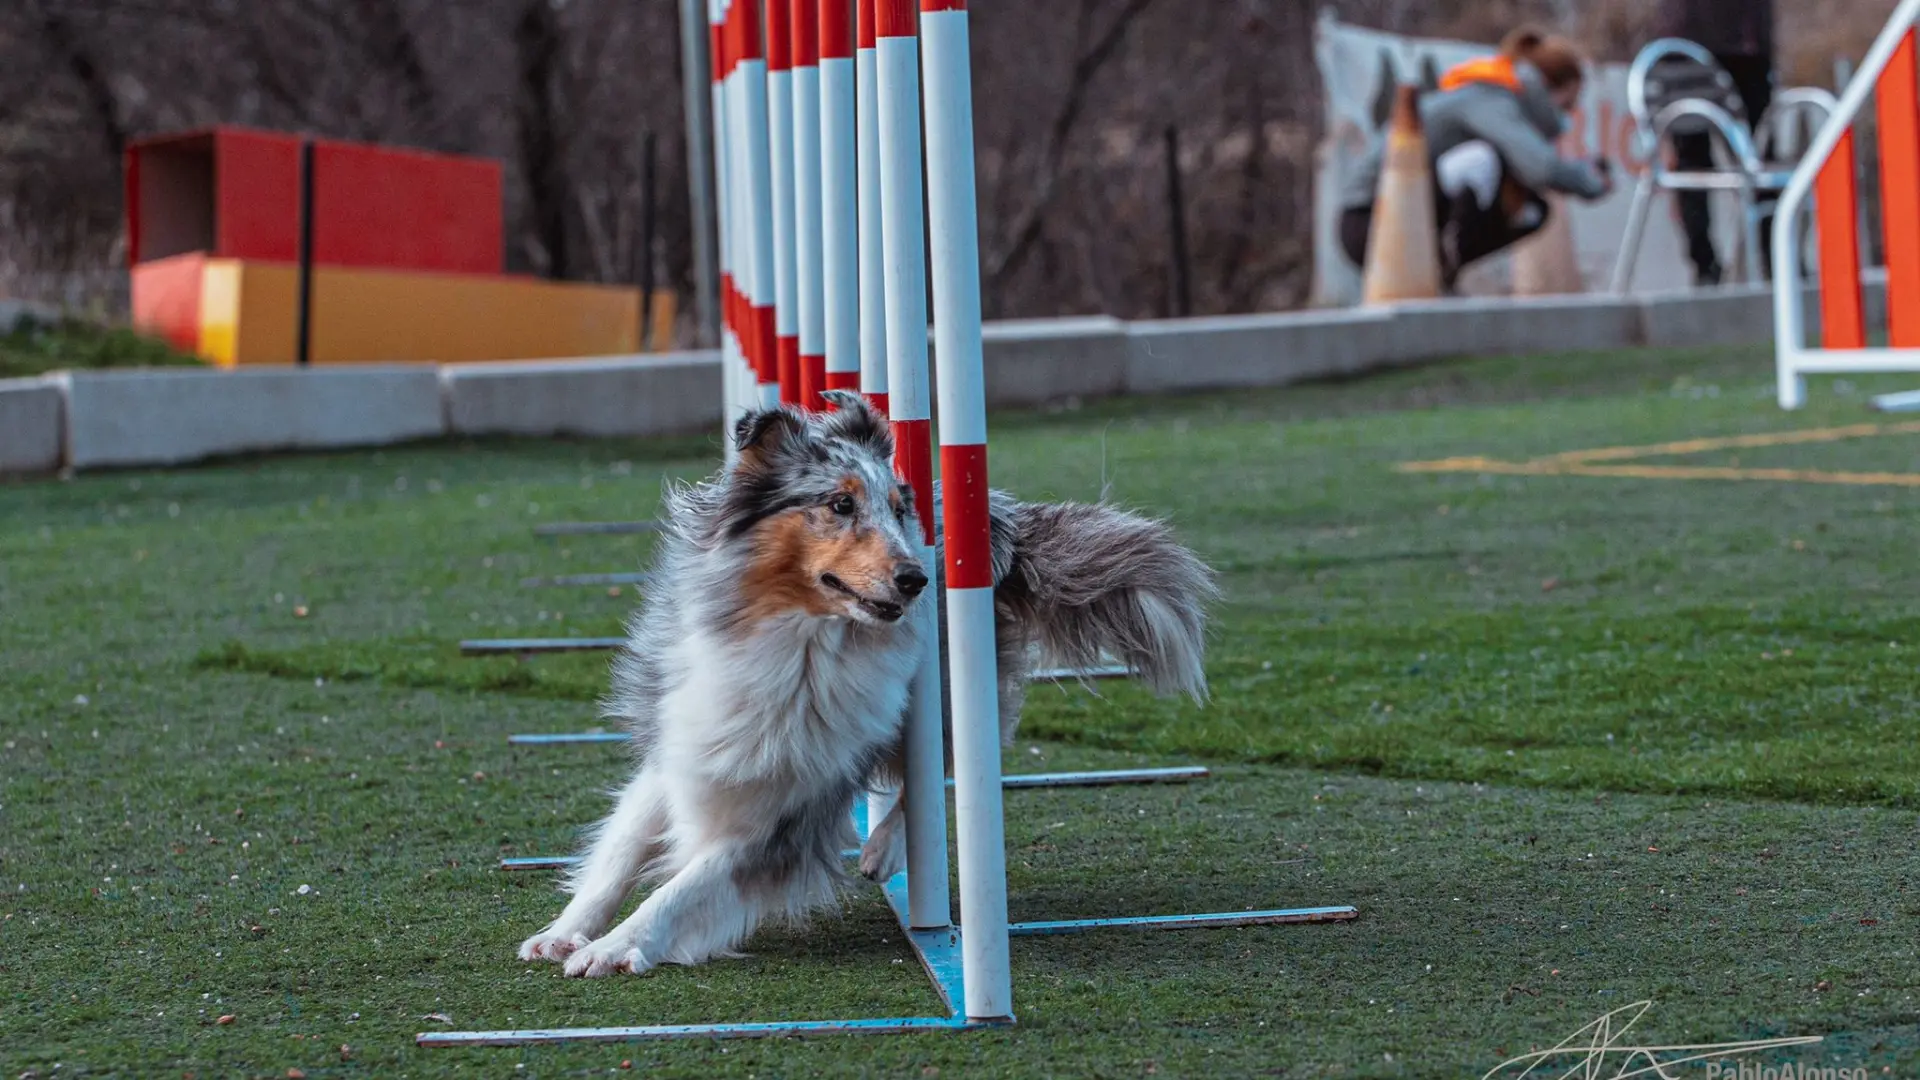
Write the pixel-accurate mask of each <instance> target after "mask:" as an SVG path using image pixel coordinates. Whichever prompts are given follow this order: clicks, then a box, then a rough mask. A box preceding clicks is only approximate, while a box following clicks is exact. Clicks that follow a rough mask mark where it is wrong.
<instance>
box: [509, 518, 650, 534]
mask: <svg viewBox="0 0 1920 1080" xmlns="http://www.w3.org/2000/svg"><path fill="white" fill-rule="evenodd" d="M660 529H661V526H660V523H659V522H657V521H555V522H550V523H548V524H546V525H535V526H534V527H533V535H535V536H633V535H636V534H640V533H657V532H659V531H660Z"/></svg>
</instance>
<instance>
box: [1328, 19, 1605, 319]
mask: <svg viewBox="0 0 1920 1080" xmlns="http://www.w3.org/2000/svg"><path fill="white" fill-rule="evenodd" d="M1585 84H1586V57H1585V56H1584V55H1582V53H1581V52H1580V49H1579V47H1578V46H1576V45H1574V44H1573V43H1572V42H1571V41H1568V40H1567V39H1566V38H1563V37H1559V36H1556V35H1548V34H1544V33H1542V32H1541V31H1539V30H1536V29H1533V28H1531V27H1523V28H1521V29H1518V30H1515V31H1514V32H1513V33H1511V34H1508V35H1507V39H1506V41H1504V42H1503V43H1502V44H1501V46H1500V53H1499V55H1497V56H1492V57H1487V58H1484V59H1479V60H1470V61H1468V62H1467V63H1464V64H1461V65H1460V66H1458V67H1455V68H1453V69H1452V70H1450V71H1448V72H1447V73H1446V74H1445V75H1443V76H1441V79H1440V86H1439V91H1438V92H1437V93H1432V94H1427V95H1425V96H1424V97H1423V98H1422V99H1421V102H1420V120H1421V124H1422V126H1423V127H1424V128H1425V129H1426V138H1427V152H1428V153H1429V154H1430V155H1431V156H1432V157H1431V161H1430V162H1429V164H1430V165H1431V169H1432V175H1433V179H1434V189H1435V190H1434V211H1435V212H1434V221H1435V224H1436V225H1437V226H1438V228H1439V230H1440V235H1439V250H1440V274H1441V281H1442V283H1443V284H1444V285H1445V286H1446V288H1447V289H1448V291H1452V289H1453V287H1454V282H1455V281H1456V280H1457V279H1458V278H1459V276H1460V271H1461V270H1462V269H1463V268H1465V267H1467V266H1469V265H1471V264H1472V263H1474V262H1476V261H1478V260H1480V259H1483V258H1486V257H1487V256H1488V255H1492V254H1493V253H1495V252H1498V251H1502V250H1504V249H1506V248H1508V247H1510V246H1512V245H1513V244H1514V243H1515V242H1517V241H1519V240H1521V239H1524V238H1525V237H1527V236H1529V235H1532V234H1533V233H1535V232H1537V231H1539V229H1540V228H1541V226H1543V225H1545V224H1546V222H1547V214H1548V212H1549V204H1548V202H1547V198H1546V196H1547V195H1548V194H1550V193H1560V194H1566V195H1573V196H1577V197H1579V198H1582V199H1590V200H1591V199H1600V198H1604V197H1606V196H1607V195H1608V194H1609V193H1610V192H1611V191H1612V190H1613V179H1612V175H1611V173H1610V171H1609V169H1608V167H1607V164H1606V162H1605V161H1604V160H1596V161H1584V160H1579V159H1575V158H1568V157H1563V156H1561V154H1560V151H1559V150H1558V149H1557V148H1556V147H1555V145H1554V144H1555V142H1556V140H1558V139H1559V138H1560V136H1561V134H1562V133H1563V132H1565V131H1566V130H1567V127H1568V124H1569V121H1568V118H1567V114H1568V113H1569V112H1571V111H1572V109H1573V107H1574V105H1575V104H1576V103H1577V102H1578V101H1579V100H1580V91H1581V89H1582V88H1583V87H1584V86H1585ZM1383 153H1384V150H1383V147H1378V146H1377V147H1375V149H1374V151H1373V153H1372V154H1371V155H1369V157H1368V159H1367V164H1366V166H1365V167H1364V168H1362V169H1361V170H1360V172H1359V174H1358V175H1356V176H1355V177H1354V178H1353V182H1352V183H1351V185H1350V186H1349V187H1348V189H1347V190H1346V192H1345V193H1344V196H1345V197H1344V198H1343V200H1342V205H1343V207H1344V210H1343V212H1342V215H1341V219H1340V243H1341V246H1342V247H1343V248H1344V249H1345V250H1346V253H1347V257H1348V258H1349V259H1351V260H1353V263H1354V265H1355V266H1359V267H1362V268H1363V269H1364V267H1365V263H1366V255H1367V238H1368V236H1369V235H1370V234H1371V233H1372V231H1373V215H1374V196H1375V191H1376V190H1377V189H1378V187H1379V182H1380V168H1381V160H1382V155H1383Z"/></svg>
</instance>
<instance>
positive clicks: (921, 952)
mask: <svg viewBox="0 0 1920 1080" xmlns="http://www.w3.org/2000/svg"><path fill="white" fill-rule="evenodd" d="M1201 771H1202V772H1204V771H1205V770H1201ZM1008 779H1015V777H1008ZM853 819H854V827H855V829H856V830H857V831H858V832H859V833H860V835H861V837H862V838H865V836H866V834H867V808H866V803H865V802H864V801H859V800H856V802H855V805H854V808H853ZM849 854H851V853H849ZM510 861H518V862H528V863H530V862H533V861H535V860H510ZM504 868H505V867H504V864H503V869H504ZM527 868H528V869H530V868H531V867H527ZM881 891H882V892H883V893H884V894H885V896H886V898H887V906H888V907H890V908H892V909H893V915H894V918H895V919H897V920H898V921H899V923H900V931H901V933H902V934H904V935H905V936H906V939H907V944H908V945H909V946H911V947H912V948H913V952H914V955H915V956H917V957H919V959H920V966H921V968H922V969H923V970H925V971H926V973H927V978H928V979H929V980H930V981H932V983H933V989H934V992H935V993H936V994H938V995H939V996H940V1004H941V1007H942V1008H943V1009H944V1010H945V1011H946V1013H947V1015H945V1016H913V1017H884V1018H877V1019H862V1020H775V1021H761V1022H757V1023H736V1024H656V1025H650V1026H637V1027H582V1028H530V1029H525V1030H506V1031H423V1032H421V1033H419V1034H418V1035H415V1036H414V1040H413V1041H414V1045H416V1046H427V1047H433V1046H530V1045H535V1044H541V1043H570V1042H654V1041H662V1040H668V1039H768V1038H803V1037H806V1036H809V1035H920V1034H928V1033H946V1032H958V1031H972V1030H975V1029H978V1028H999V1027H1011V1026H1013V1018H1011V1017H1008V1018H1007V1019H1005V1020H993V1021H981V1020H969V1019H968V1018H967V1017H966V1016H964V1015H962V1013H961V1009H962V1008H963V1003H964V1002H965V1001H966V999H967V996H966V981H965V977H964V975H963V973H962V965H961V962H960V955H961V954H960V941H961V935H962V933H963V930H962V928H961V927H959V926H951V927H945V928H942V929H937V930H916V929H914V928H913V925H912V921H911V920H910V919H909V918H908V916H907V875H906V874H905V873H900V874H895V875H894V876H893V878H892V880H890V881H888V882H887V883H886V884H885V885H884V886H882V889H881ZM1359 915H1360V912H1359V910H1358V909H1357V908H1354V907H1352V906H1349V905H1336V906H1332V907H1307V908H1271V909H1267V910H1264V911H1227V912H1219V913H1215V914H1204V915H1146V916H1133V917H1124V918H1109V919H1061V920H1057V921H1052V922H1024V923H1011V924H1009V925H1008V926H1007V933H1008V934H1009V935H1010V936H1012V937H1052V936H1057V935H1061V934H1084V933H1091V932H1093V931H1097V930H1206V929H1219V928H1224V927H1233V926H1271V925H1276V924H1281V923H1329V922H1348V921H1350V920H1353V919H1356V918H1358V917H1359Z"/></svg>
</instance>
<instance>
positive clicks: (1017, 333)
mask: <svg viewBox="0 0 1920 1080" xmlns="http://www.w3.org/2000/svg"><path fill="white" fill-rule="evenodd" d="M1866 293H1867V297H1866V299H1867V308H1868V312H1867V314H1868V319H1869V323H1870V324H1871V325H1878V324H1879V322H1880V321H1881V320H1883V319H1884V312H1885V309H1886V290H1885V287H1884V285H1883V284H1882V283H1881V281H1880V280H1879V279H1877V278H1875V277H1873V276H1869V277H1868V279H1867V282H1866ZM0 314H4V312H0ZM1810 314H1811V315H1816V316H1817V311H1810ZM1772 333H1773V319H1772V294H1771V293H1770V291H1769V290H1767V289H1765V288H1756V287H1751V286H1734V287H1729V288H1725V289H1716V290H1707V291H1700V292H1689V293H1684V294H1680V295H1675V296H1651V297H1615V296H1568V297H1543V298H1529V299H1478V300H1475V299H1469V300H1450V301H1444V302H1435V303H1420V304H1401V305H1397V306H1394V307H1389V308H1378V309H1346V310H1340V311H1306V312H1291V313H1286V314H1274V315H1245V316H1229V317H1220V318H1197V319H1172V320H1159V321H1144V322H1133V323H1127V322H1122V321H1120V320H1118V319H1112V318H1106V317H1094V318H1078V319H1047V320H1034V321H1026V322H1002V323H991V324H988V325H987V326H986V327H984V328H983V333H982V346H983V349H984V353H985V362H986V368H987V372H986V376H987V378H986V381H987V387H986V389H987V403H988V405H989V406H991V407H993V408H996V409H999V408H1025V407H1032V406H1036V405H1044V404H1047V403H1049V402H1055V401H1061V400H1067V399H1081V400H1091V399H1096V398H1102V397H1116V396H1121V395H1127V394H1167V393H1189V392H1196V391H1206V390H1238V389H1253V388H1259V387H1274V386H1285V385H1288V384H1291V383H1297V382H1302V381H1307V380H1311V379H1324V378H1333V377H1341V376H1348V375H1357V374H1361V373H1363V372H1367V371H1371V370H1375V369H1380V368H1390V367H1397V366H1405V365H1410V364H1418V363H1427V362H1431V361H1438V360H1446V359H1452V358H1456V357H1461V356H1491V355H1531V354H1544V353H1553V352H1562V351H1576V350H1592V349H1624V348H1632V347H1636V346H1654V347H1659V348H1685V347H1705V346H1727V345H1759V344H1763V343H1766V342H1768V341H1770V340H1771V338H1772ZM719 402H720V367H719V360H718V357H717V355H716V354H715V353H713V352H689V353H674V354H668V355H663V356H661V355H650V356H616V357H601V358H590V359H577V360H538V361H523V362H509V363H484V364H448V365H443V366H437V367H436V366H434V365H431V364H417V365H342V366H338V367H319V368H314V369H311V370H308V371H298V370H295V369H292V368H242V369H241V370H238V371H214V370H204V369H159V370H149V371H115V372H76V373H61V374H57V375H54V376H50V377H47V378H44V379H27V380H13V381H10V382H0V474H4V473H35V472H50V471H54V470H56V469H59V468H61V467H63V466H64V467H67V468H72V469H88V468H105V467H114V466H151V465H173V464H180V463H184V462H189V461H198V460H202V459H205V458H209V457H218V456H222V455H230V454H242V453H257V452H264V451H276V450H315V449H339V448H348V447H362V446H378V445H384V444H388V443H395V442H403V441H407V440H411V439H422V438H431V437H434V436H439V435H445V434H454V435H471V436H485V435H511V436H522V437H536V438H545V437H555V436H577V437H588V438H604V437H629V438H644V437H650V436H661V435H679V434H688V433H699V432H709V431H712V430H714V429H715V428H716V427H717V426H718V425H719V423H720V404H719ZM50 448H51V449H50Z"/></svg>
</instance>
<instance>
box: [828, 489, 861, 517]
mask: <svg viewBox="0 0 1920 1080" xmlns="http://www.w3.org/2000/svg"><path fill="white" fill-rule="evenodd" d="M827 509H829V510H831V511H833V512H834V513H836V514H839V515H840V516H841V517H851V516H852V515H853V511H854V502H853V496H851V495H849V494H847V493H846V492H844V491H843V492H841V493H840V494H838V495H835V496H834V497H833V498H831V499H828V500H827Z"/></svg>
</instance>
